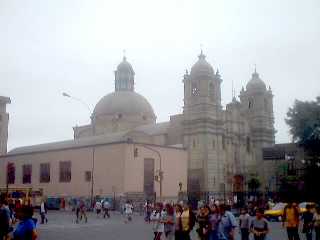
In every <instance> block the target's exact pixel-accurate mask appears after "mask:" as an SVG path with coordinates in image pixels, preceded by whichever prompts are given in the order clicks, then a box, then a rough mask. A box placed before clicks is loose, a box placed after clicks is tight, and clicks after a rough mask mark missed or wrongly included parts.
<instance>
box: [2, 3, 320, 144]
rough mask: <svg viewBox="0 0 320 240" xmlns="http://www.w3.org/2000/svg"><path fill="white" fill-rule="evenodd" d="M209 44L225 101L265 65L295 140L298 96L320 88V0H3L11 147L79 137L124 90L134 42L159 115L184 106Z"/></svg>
mask: <svg viewBox="0 0 320 240" xmlns="http://www.w3.org/2000/svg"><path fill="white" fill-rule="evenodd" d="M200 44H203V49H204V52H205V54H206V55H207V60H208V61H209V62H210V63H211V64H212V65H213V67H214V69H215V70H216V69H217V68H218V69H219V71H220V73H221V75H222V78H223V83H222V98H223V104H224V106H225V104H226V103H228V102H229V101H230V100H231V95H232V91H231V83H232V81H233V82H234V85H235V87H236V90H237V93H238V92H239V90H240V88H241V87H242V86H243V85H245V84H246V83H247V81H248V80H249V78H250V77H251V73H252V72H253V69H254V64H256V65H257V71H258V72H259V73H260V76H261V78H262V79H263V80H264V81H265V82H266V84H267V85H271V88H272V90H273V93H274V111H275V123H276V124H275V127H276V129H277V131H278V132H277V135H276V141H277V142H287V141H289V140H290V136H289V134H288V127H287V126H286V124H285V122H284V118H285V114H286V112H287V109H288V107H289V106H291V105H292V104H293V102H294V99H296V98H297V99H301V100H312V99H314V98H315V97H316V96H317V95H320V60H319V59H320V58H319V56H320V1H319V0H304V1H301V0H234V1H232V0H220V1H218V0H207V1H201V0H194V1H191V0H180V1H178V0H158V1H153V0H142V1H140V0H127V1H123V0H114V1H108V0H105V1H102V0H101V1H98V0H86V1H80V0H76V1H72V0H51V1H49V0H0V83H1V84H0V95H5V96H9V97H10V98H11V100H12V104H11V105H9V107H8V111H9V113H10V126H9V149H12V148H14V147H17V146H22V145H30V144H37V143H44V142H51V141H58V140H64V139H70V138H72V137H73V131H72V127H73V126H75V125H76V124H78V125H81V124H86V123H89V116H90V113H89V112H88V110H87V109H86V108H85V107H83V106H82V105H81V104H79V103H78V102H74V101H71V100H70V99H66V98H63V97H62V95H61V93H62V92H63V91H65V92H68V93H70V94H72V95H74V96H77V97H79V98H82V99H83V100H84V101H86V102H87V103H88V104H89V105H90V107H91V108H94V106H95V104H96V103H97V101H98V100H99V99H100V98H101V97H103V96H104V95H106V94H107V93H110V92H112V91H113V90H114V73H113V71H114V70H115V68H116V66H117V65H118V63H119V62H120V61H121V59H122V55H123V49H126V55H127V58H128V61H130V62H131V63H132V66H133V68H134V70H135V72H136V78H135V80H136V91H137V92H139V93H140V94H142V95H144V96H145V97H146V98H147V99H148V100H149V101H150V103H151V104H152V106H153V108H154V110H155V113H156V115H157V117H158V118H157V121H167V120H169V116H170V115H172V114H177V113H181V111H182V106H183V84H182V77H183V74H184V72H185V69H190V67H191V66H192V64H193V63H194V62H195V61H196V60H197V55H198V54H199V52H200Z"/></svg>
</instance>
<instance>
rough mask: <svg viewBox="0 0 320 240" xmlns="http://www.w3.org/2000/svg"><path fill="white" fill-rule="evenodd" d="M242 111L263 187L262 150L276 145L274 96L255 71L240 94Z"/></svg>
mask: <svg viewBox="0 0 320 240" xmlns="http://www.w3.org/2000/svg"><path fill="white" fill-rule="evenodd" d="M239 97H240V101H241V111H242V115H243V116H245V117H246V118H247V120H248V123H249V131H250V138H251V139H249V141H250V142H252V144H253V147H254V148H253V149H255V150H254V155H255V160H256V163H255V164H256V166H257V174H258V175H259V178H260V180H261V181H262V185H264V184H266V179H265V177H264V171H263V169H262V168H259V167H258V166H262V164H263V162H262V161H263V159H262V148H264V147H270V146H272V145H273V144H274V143H275V129H274V115H273V94H272V91H271V88H270V87H269V88H268V89H267V87H266V84H265V83H264V81H262V80H261V78H260V75H259V73H258V72H257V71H256V69H255V70H254V72H253V73H252V76H251V79H250V80H249V82H248V83H247V86H246V89H244V88H242V90H241V92H240V96H239Z"/></svg>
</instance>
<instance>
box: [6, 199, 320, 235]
mask: <svg viewBox="0 0 320 240" xmlns="http://www.w3.org/2000/svg"><path fill="white" fill-rule="evenodd" d="M142 209H143V210H144V214H145V216H144V220H145V221H146V223H148V224H151V225H152V231H153V239H154V240H164V239H166V240H173V239H176V240H190V239H191V235H193V234H196V235H197V239H199V240H235V238H236V235H238V234H239V236H240V238H241V240H249V239H254V240H266V239H267V236H268V234H269V231H270V224H269V222H268V221H267V219H266V218H265V217H264V210H265V207H261V206H260V205H257V204H252V203H250V204H248V208H242V209H241V210H240V212H239V217H238V218H236V217H235V216H234V214H233V213H232V211H231V207H230V205H228V204H224V203H222V204H220V203H219V202H218V201H213V202H212V201H210V202H209V203H208V204H205V203H203V202H199V204H198V208H197V209H196V210H195V209H192V208H191V207H190V205H188V203H187V202H183V201H182V202H179V203H177V204H173V203H160V202H159V203H151V202H146V203H145V205H144V206H142ZM74 210H75V213H76V223H79V222H80V221H82V220H84V221H85V222H87V220H88V218H87V214H86V210H87V208H86V204H85V202H84V201H79V202H78V203H77V204H76V206H75V209H74ZM94 210H95V213H96V215H97V217H98V218H100V216H101V217H103V218H110V212H109V211H110V203H109V202H108V201H107V200H102V201H97V202H96V203H95V204H94ZM133 211H134V205H133V202H131V201H126V202H125V203H124V204H123V205H121V212H122V213H123V218H124V223H130V222H132V220H133ZM33 214H34V208H33V207H32V206H31V205H30V204H29V203H28V202H24V203H23V202H21V201H15V202H13V201H7V199H6V198H4V197H3V196H1V197H0V240H9V239H14V240H22V239H26V240H35V239H37V238H38V234H37V229H36V224H37V221H38V220H37V219H36V218H34V216H33ZM46 214H47V206H46V203H45V202H44V201H42V202H41V204H40V208H39V215H40V219H39V222H40V223H41V224H45V223H47V222H48V219H47V215H46ZM281 221H282V227H283V228H284V229H285V230H286V233H287V239H288V240H300V239H306V240H314V238H313V236H315V240H320V207H319V206H318V207H316V206H315V205H314V204H313V205H310V204H307V205H306V210H303V211H302V209H300V208H299V206H298V204H296V203H294V202H288V203H287V204H286V206H285V207H284V209H283V215H282V216H281ZM237 233H238V234H237ZM301 235H304V237H303V238H300V236H301ZM250 236H252V238H250ZM268 239H270V238H268Z"/></svg>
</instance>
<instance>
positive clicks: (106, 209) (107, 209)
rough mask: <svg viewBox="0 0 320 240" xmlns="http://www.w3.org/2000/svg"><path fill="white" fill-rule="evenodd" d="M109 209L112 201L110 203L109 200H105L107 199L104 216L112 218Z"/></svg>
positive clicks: (104, 204) (104, 203)
mask: <svg viewBox="0 0 320 240" xmlns="http://www.w3.org/2000/svg"><path fill="white" fill-rule="evenodd" d="M109 211H110V203H109V201H108V200H105V201H104V202H103V218H106V216H107V217H108V218H110V213H109Z"/></svg>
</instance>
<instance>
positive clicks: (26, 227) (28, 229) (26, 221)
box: [13, 205, 38, 240]
mask: <svg viewBox="0 0 320 240" xmlns="http://www.w3.org/2000/svg"><path fill="white" fill-rule="evenodd" d="M16 214H17V219H19V223H18V225H17V227H16V229H15V230H14V232H13V239H14V240H36V239H37V238H38V234H37V231H36V223H35V221H34V219H33V218H32V216H33V208H32V207H31V206H25V205H24V206H22V207H21V208H20V209H18V210H17V212H16Z"/></svg>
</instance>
